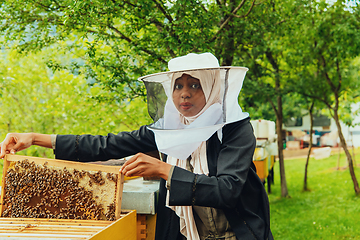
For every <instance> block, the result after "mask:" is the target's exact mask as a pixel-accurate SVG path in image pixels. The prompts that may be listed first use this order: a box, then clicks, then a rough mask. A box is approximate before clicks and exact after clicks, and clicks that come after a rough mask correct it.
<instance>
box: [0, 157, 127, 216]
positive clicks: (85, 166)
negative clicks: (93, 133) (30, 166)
mask: <svg viewBox="0 0 360 240" xmlns="http://www.w3.org/2000/svg"><path fill="white" fill-rule="evenodd" d="M24 159H27V160H29V161H33V162H35V164H42V165H43V164H45V163H46V162H47V164H48V166H54V167H60V168H64V167H66V168H67V169H77V170H79V169H81V170H85V171H99V170H100V171H102V172H106V173H114V174H119V170H120V167H119V166H106V165H98V164H90V163H81V162H75V161H64V160H55V159H49V158H38V157H29V156H21V155H10V154H7V155H6V156H5V158H4V164H3V177H2V183H3V184H2V186H3V187H2V193H1V196H0V204H1V205H0V215H2V213H3V211H4V205H3V202H4V195H5V178H6V173H7V170H8V168H9V166H10V163H11V162H16V161H21V160H24ZM118 176H119V175H118ZM123 185H124V175H123V174H120V177H118V178H117V189H116V195H115V218H116V219H118V218H120V215H121V200H122V192H123Z"/></svg>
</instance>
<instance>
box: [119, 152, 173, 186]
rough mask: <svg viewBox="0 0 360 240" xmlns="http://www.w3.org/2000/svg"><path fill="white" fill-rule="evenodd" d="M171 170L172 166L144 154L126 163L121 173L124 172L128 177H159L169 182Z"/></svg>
mask: <svg viewBox="0 0 360 240" xmlns="http://www.w3.org/2000/svg"><path fill="white" fill-rule="evenodd" d="M170 169H171V165H170V164H168V163H166V162H163V161H160V160H159V159H157V158H154V157H150V156H149V155H146V154H144V153H138V154H136V155H135V156H133V157H132V158H130V159H129V160H127V161H126V162H125V163H124V165H123V166H122V167H121V169H120V172H122V173H123V174H124V175H125V176H127V177H132V176H140V177H154V176H158V177H161V178H163V179H165V180H167V178H168V176H169V171H170Z"/></svg>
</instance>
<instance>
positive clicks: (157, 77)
mask: <svg viewBox="0 0 360 240" xmlns="http://www.w3.org/2000/svg"><path fill="white" fill-rule="evenodd" d="M216 69H218V70H230V69H239V70H240V69H241V70H245V71H248V70H249V69H248V68H247V67H236V66H222V67H213V68H198V69H189V70H177V71H167V72H160V73H153V74H149V75H145V76H142V77H139V78H138V80H139V81H149V82H159V83H161V82H164V81H168V80H169V78H168V77H167V76H168V75H169V74H172V73H178V72H190V71H199V70H216ZM162 76H164V78H163V77H162ZM146 78H148V79H147V80H144V79H146Z"/></svg>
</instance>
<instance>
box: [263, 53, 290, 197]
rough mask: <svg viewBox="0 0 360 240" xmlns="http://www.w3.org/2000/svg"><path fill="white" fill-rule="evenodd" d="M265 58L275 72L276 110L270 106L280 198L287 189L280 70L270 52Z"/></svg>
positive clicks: (284, 195)
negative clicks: (274, 119)
mask: <svg viewBox="0 0 360 240" xmlns="http://www.w3.org/2000/svg"><path fill="white" fill-rule="evenodd" d="M265 54H266V58H267V59H268V60H269V62H270V64H271V66H272V67H273V68H274V71H275V91H276V93H277V96H276V101H277V110H276V107H275V106H274V105H273V104H271V105H272V107H273V108H274V111H275V113H276V133H277V136H278V139H277V143H278V157H279V167H280V184H281V197H287V196H288V194H289V193H288V189H287V184H286V176H285V164H284V154H283V148H284V147H283V141H282V140H283V138H282V123H283V109H282V98H281V88H280V69H279V66H278V64H277V62H276V60H275V58H274V56H273V54H272V52H271V51H266V52H265Z"/></svg>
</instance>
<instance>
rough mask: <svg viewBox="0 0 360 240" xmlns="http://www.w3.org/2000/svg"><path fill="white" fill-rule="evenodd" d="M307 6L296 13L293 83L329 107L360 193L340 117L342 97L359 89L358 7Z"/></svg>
mask: <svg viewBox="0 0 360 240" xmlns="http://www.w3.org/2000/svg"><path fill="white" fill-rule="evenodd" d="M304 9H305V11H304V12H303V14H301V15H298V16H297V17H298V18H297V23H296V24H297V25H298V26H299V28H297V31H294V37H295V38H294V41H293V42H292V44H296V48H293V51H292V52H291V55H292V57H291V61H294V62H293V64H292V67H293V68H294V69H296V72H297V78H294V80H295V81H293V84H294V86H295V87H296V89H297V91H298V92H299V93H301V94H303V95H304V96H307V97H310V98H312V99H315V100H317V101H320V102H322V103H323V104H325V106H326V107H327V108H328V109H329V111H330V115H331V117H332V118H333V119H334V121H335V123H336V126H337V130H338V134H339V138H340V143H341V146H342V147H343V149H344V151H345V154H346V156H347V160H348V165H349V170H350V175H351V178H352V181H353V184H354V190H355V193H356V194H360V188H359V185H358V182H357V179H356V176H355V172H354V167H353V160H352V157H351V155H350V153H349V151H348V149H347V144H346V141H345V138H344V135H343V133H342V129H341V125H340V117H339V106H340V99H341V97H342V96H343V95H344V93H346V92H348V91H350V89H358V88H359V81H356V80H355V79H354V78H353V77H354V75H352V74H349V73H350V71H349V69H350V65H351V62H352V60H353V59H354V58H355V57H356V56H358V55H359V54H360V41H359V40H358V39H360V33H359V31H358V29H359V27H360V25H359V24H360V23H359V21H358V19H357V18H356V16H357V12H356V8H351V9H352V10H351V11H354V12H351V11H350V10H349V8H348V7H346V6H345V5H344V1H340V0H339V1H337V2H336V3H334V4H333V5H330V4H328V3H327V2H326V1H309V3H308V5H306V6H305V8H304ZM295 39H296V40H295ZM291 61H290V60H289V62H291ZM354 80H355V81H354Z"/></svg>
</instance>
